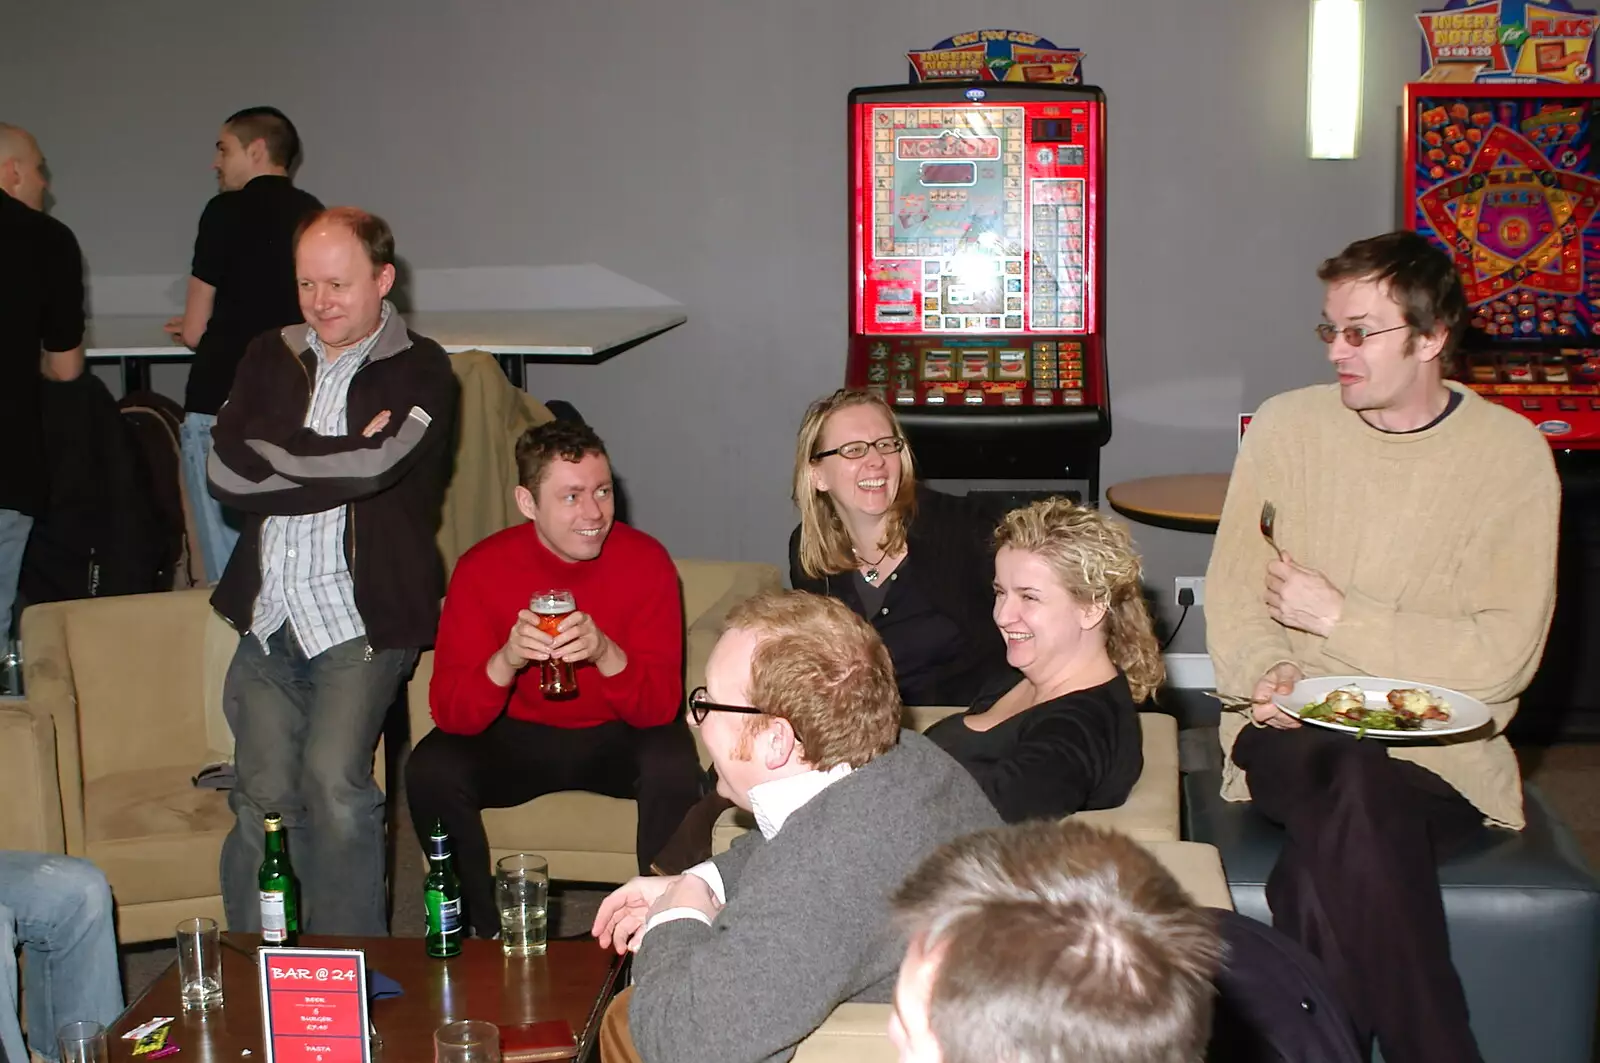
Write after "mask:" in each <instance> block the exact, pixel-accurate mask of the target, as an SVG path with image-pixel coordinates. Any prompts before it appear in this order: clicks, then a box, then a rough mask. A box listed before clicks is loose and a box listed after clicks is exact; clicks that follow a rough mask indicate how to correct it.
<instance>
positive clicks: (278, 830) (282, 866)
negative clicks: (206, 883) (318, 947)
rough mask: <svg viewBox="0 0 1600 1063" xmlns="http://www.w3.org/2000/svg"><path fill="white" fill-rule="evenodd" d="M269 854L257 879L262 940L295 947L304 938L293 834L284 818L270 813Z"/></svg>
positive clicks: (266, 942) (268, 820)
mask: <svg viewBox="0 0 1600 1063" xmlns="http://www.w3.org/2000/svg"><path fill="white" fill-rule="evenodd" d="M266 826H267V845H266V849H267V855H266V858H265V859H263V860H262V861H261V873H260V874H259V875H257V876H256V882H257V884H258V885H259V886H260V887H261V942H262V944H264V945H288V946H291V947H292V946H294V945H295V944H296V943H297V942H298V941H299V940H300V904H299V900H298V898H296V897H295V890H294V868H292V867H290V866H289V835H288V833H287V832H285V831H284V829H283V817H282V816H280V815H278V813H276V812H268V813H267V820H266Z"/></svg>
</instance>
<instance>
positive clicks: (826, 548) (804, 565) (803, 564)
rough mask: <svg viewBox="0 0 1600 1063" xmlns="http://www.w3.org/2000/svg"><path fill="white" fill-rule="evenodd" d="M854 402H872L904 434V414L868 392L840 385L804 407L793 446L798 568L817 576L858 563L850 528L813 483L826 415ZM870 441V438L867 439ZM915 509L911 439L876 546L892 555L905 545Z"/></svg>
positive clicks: (892, 428)
mask: <svg viewBox="0 0 1600 1063" xmlns="http://www.w3.org/2000/svg"><path fill="white" fill-rule="evenodd" d="M851 406H871V407H873V408H874V409H876V410H878V411H879V412H880V413H882V414H883V416H884V417H885V418H886V419H887V420H888V422H889V430H890V431H891V432H893V433H894V434H895V435H896V436H897V437H899V438H901V439H904V438H905V432H903V431H902V430H901V428H900V419H899V418H898V417H896V416H895V415H894V410H893V409H892V408H890V406H889V404H888V403H887V402H884V401H883V400H882V399H881V398H879V397H878V396H876V395H874V394H872V393H871V392H869V391H853V390H851V389H850V388H840V389H839V390H838V391H835V392H834V393H833V394H832V395H828V396H825V397H824V398H820V399H818V400H817V401H816V402H813V403H812V404H811V405H810V406H808V407H807V408H806V415H805V417H804V418H802V419H801V421H800V433H799V435H798V436H796V437H795V445H794V502H795V505H797V506H799V507H800V568H801V570H802V571H803V572H805V574H806V575H808V576H810V577H812V578H813V579H819V578H821V577H823V576H831V575H833V574H835V573H839V572H849V571H850V570H851V569H853V568H855V567H856V557H855V554H853V553H852V552H851V550H850V533H849V532H847V531H845V527H844V521H843V520H841V519H840V518H839V511H838V510H837V509H835V508H834V505H833V502H832V500H830V499H828V498H825V497H824V492H822V491H818V490H817V489H816V488H815V487H813V486H811V465H812V459H811V455H813V454H815V453H816V452H817V445H818V444H817V441H818V440H819V439H821V438H822V429H823V428H824V427H825V426H826V425H827V423H828V418H829V417H832V416H833V415H834V414H836V413H838V412H839V411H840V410H845V409H849V408H850V407H851ZM868 442H871V440H868ZM916 512H917V476H916V470H915V469H914V468H913V466H912V460H911V444H910V443H907V444H906V446H905V449H904V450H902V451H901V452H900V485H899V488H898V489H897V491H896V492H895V496H894V505H892V506H891V507H889V520H888V523H887V524H886V525H885V528H884V538H883V541H882V542H881V543H879V544H878V548H879V549H880V550H882V551H883V552H884V553H886V554H888V555H890V556H893V555H895V554H898V553H899V552H900V551H901V550H903V549H905V545H906V529H907V528H909V527H910V526H911V519H912V518H913V517H914V516H916Z"/></svg>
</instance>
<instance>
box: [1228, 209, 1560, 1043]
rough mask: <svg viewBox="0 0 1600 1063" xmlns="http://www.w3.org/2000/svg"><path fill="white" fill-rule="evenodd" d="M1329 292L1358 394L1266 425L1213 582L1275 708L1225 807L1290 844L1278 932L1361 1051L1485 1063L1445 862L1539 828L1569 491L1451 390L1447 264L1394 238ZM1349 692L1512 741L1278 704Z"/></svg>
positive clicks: (1237, 648)
mask: <svg viewBox="0 0 1600 1063" xmlns="http://www.w3.org/2000/svg"><path fill="white" fill-rule="evenodd" d="M1317 275H1318V276H1319V277H1320V278H1321V279H1322V281H1323V283H1324V284H1325V285H1326V289H1327V290H1326V296H1325V299H1324V303H1323V321H1322V323H1321V324H1320V325H1318V326H1317V332H1318V334H1319V335H1320V337H1321V338H1322V340H1323V342H1324V343H1327V344H1328V356H1329V359H1330V360H1331V361H1332V362H1333V366H1334V369H1335V371H1336V372H1337V374H1338V383H1337V384H1331V385H1329V384H1325V385H1318V386H1315V387H1309V388H1303V389H1301V390H1299V391H1292V392H1288V393H1286V394H1283V395H1279V396H1277V397H1276V398H1273V399H1271V400H1269V401H1268V402H1266V403H1265V404H1263V405H1262V407H1261V409H1260V410H1259V411H1258V412H1257V413H1256V415H1255V418H1254V419H1253V420H1252V421H1251V424H1250V430H1249V431H1248V432H1247V433H1246V434H1245V437H1244V440H1243V443H1242V445H1241V446H1240V449H1239V456H1238V460H1237V462H1236V464H1235V465H1234V470H1233V477H1232V479H1231V481H1230V482H1229V486H1228V498H1227V502H1226V504H1225V505H1224V507H1223V511H1222V523H1221V526H1220V528H1219V529H1218V533H1217V543H1216V548H1215V551H1214V552H1213V554H1212V558H1211V565H1210V569H1209V570H1208V572H1207V573H1206V578H1207V583H1208V584H1209V586H1210V587H1211V595H1210V600H1209V601H1208V602H1207V603H1206V607H1207V609H1208V610H1209V611H1210V613H1211V616H1210V622H1209V623H1208V625H1207V627H1208V632H1209V637H1208V643H1209V649H1210V651H1211V659H1212V661H1213V663H1214V664H1215V666H1216V673H1217V689H1218V690H1219V691H1222V692H1223V693H1228V694H1236V695H1242V696H1249V697H1252V698H1253V699H1254V701H1255V706H1254V708H1253V709H1252V710H1250V711H1249V712H1247V713H1245V714H1232V713H1230V714H1226V715H1224V717H1223V720H1222V732H1221V734H1222V744H1223V749H1224V751H1225V752H1227V753H1229V754H1230V755H1229V756H1228V758H1227V759H1226V761H1225V763H1224V767H1223V796H1224V797H1226V798H1228V799H1229V800H1252V799H1253V800H1254V803H1255V807H1256V809H1257V810H1258V811H1260V812H1261V813H1262V814H1264V815H1265V816H1267V817H1268V818H1269V819H1272V820H1274V821H1275V822H1277V823H1280V824H1282V825H1283V826H1284V827H1285V828H1287V831H1288V836H1287V840H1286V842H1285V844H1284V848H1283V852H1282V855H1281V856H1280V857H1279V860H1278V864H1277V866H1276V867H1275V868H1274V869H1273V872H1272V875H1271V876H1270V878H1269V880H1268V882H1267V900H1268V902H1269V903H1270V904H1271V907H1272V913H1273V924H1274V925H1275V926H1276V927H1277V928H1278V929H1280V930H1283V931H1285V932H1287V933H1288V934H1289V935H1290V936H1292V937H1294V938H1296V939H1297V940H1298V941H1299V942H1300V943H1301V944H1302V945H1304V946H1305V947H1306V948H1308V949H1309V950H1310V951H1311V952H1313V953H1315V954H1316V955H1317V956H1318V957H1319V958H1320V959H1321V960H1322V962H1323V964H1324V966H1325V967H1326V968H1327V970H1328V973H1329V975H1330V976H1331V977H1332V980H1333V983H1334V985H1335V986H1336V987H1338V990H1339V992H1340V994H1341V995H1342V996H1343V997H1344V1000H1345V1003H1346V1004H1347V1005H1348V1007H1349V1008H1350V1011H1351V1013H1352V1015H1353V1016H1354V1018H1355V1020H1356V1023H1357V1027H1358V1029H1359V1031H1360V1032H1361V1033H1362V1035H1363V1039H1364V1040H1366V1039H1370V1038H1371V1037H1372V1036H1374V1035H1376V1037H1377V1039H1378V1042H1379V1044H1380V1045H1381V1046H1382V1049H1383V1055H1384V1058H1385V1059H1387V1060H1388V1061H1389V1063H1421V1061H1434V1060H1436V1061H1439V1063H1445V1061H1449V1063H1470V1061H1472V1060H1477V1059H1480V1058H1481V1057H1480V1055H1479V1053H1478V1049H1477V1046H1476V1044H1475V1043H1474V1041H1473V1037H1472V1033H1471V1030H1470V1029H1469V1027H1468V1021H1467V1006H1466V999H1465V996H1464V994H1463V992H1462V989H1461V982H1460V979H1459V978H1458V977H1457V976H1456V972H1455V970H1454V968H1453V967H1452V966H1451V963H1450V952H1449V941H1448V939H1447V937H1446V933H1445V919H1444V905H1443V901H1442V899H1441V897H1440V895H1439V881H1438V873H1437V870H1436V864H1437V861H1438V860H1439V858H1440V857H1441V856H1443V855H1446V854H1448V852H1450V851H1451V850H1452V849H1453V848H1455V847H1457V846H1459V845H1460V844H1461V843H1462V842H1463V841H1466V840H1468V839H1470V838H1471V837H1473V836H1474V835H1476V834H1478V833H1479V832H1480V831H1482V830H1483V829H1484V827H1483V824H1484V822H1485V821H1486V820H1487V821H1488V822H1489V823H1490V824H1492V825H1495V826H1498V827H1503V828H1510V829H1520V828H1521V827H1522V825H1523V815H1522V787H1521V780H1520V777H1519V775H1518V770H1517V761H1516V758H1515V756H1514V755H1513V753H1512V750H1511V746H1510V745H1509V744H1508V743H1507V742H1506V739H1505V737H1504V735H1503V734H1502V733H1501V732H1503V731H1504V729H1505V726H1506V724H1507V723H1508V722H1509V721H1510V719H1511V717H1512V715H1513V713H1515V711H1516V707H1517V695H1518V694H1519V693H1520V692H1521V691H1522V690H1523V688H1524V687H1526V686H1527V684H1528V681H1529V679H1530V678H1531V677H1532V676H1533V673H1534V670H1535V669H1536V667H1537V666H1538V663H1539V656H1540V653H1541V651H1542V649H1543V646H1544V639H1545V634H1546V632H1547V630H1548V628H1549V624H1550V615H1551V610H1552V608H1553V606H1554V600H1555V557H1556V526H1557V518H1558V515H1559V509H1560V486H1559V483H1558V482H1557V479H1556V475H1555V469H1554V465H1553V462H1552V460H1551V457H1550V448H1549V446H1548V445H1547V444H1546V443H1545V441H1544V439H1543V437H1541V436H1540V435H1539V433H1538V431H1536V430H1535V429H1534V427H1533V425H1531V424H1530V423H1529V422H1528V421H1526V420H1525V419H1523V418H1522V417H1519V416H1518V415H1516V414H1514V413H1512V412H1511V411H1510V410H1505V409H1502V408H1501V407H1499V406H1496V405H1494V404H1492V403H1489V402H1487V401H1485V400H1483V399H1481V398H1479V397H1478V396H1477V395H1475V394H1474V393H1473V392H1471V391H1470V390H1468V389H1467V388H1465V387H1463V386H1461V385H1459V384H1456V383H1452V382H1449V381H1447V380H1446V370H1447V367H1448V363H1449V360H1450V358H1451V355H1452V352H1453V349H1454V346H1455V343H1456V340H1457V338H1458V336H1459V333H1460V330H1461V327H1462V324H1463V322H1464V319H1465V315H1466V312H1467V308H1466V305H1465V299H1464V296H1463V293H1462V288H1461V281H1460V279H1459V278H1458V277H1457V275H1456V272H1455V269H1454V268H1453V266H1452V264H1451V262H1450V260H1449V259H1448V258H1447V257H1446V256H1445V255H1444V254H1443V253H1441V252H1440V251H1438V250H1436V249H1435V248H1434V247H1433V246H1432V245H1431V244H1429V243H1428V242H1427V240H1425V239H1424V238H1423V237H1421V236H1418V235H1416V234H1414V233H1409V232H1396V233H1389V234H1387V235H1385V236H1379V237H1374V238H1372V239H1370V240H1362V241H1359V242H1357V243H1355V244H1352V245H1350V246H1349V247H1347V248H1346V249H1345V250H1344V251H1343V252H1341V253H1340V254H1339V255H1338V256H1337V257H1335V258H1331V259H1328V260H1327V261H1326V262H1324V263H1323V264H1322V267H1321V268H1320V269H1319V270H1318V272H1317ZM1265 502H1271V503H1272V504H1273V505H1274V506H1275V507H1276V511H1277V516H1276V522H1275V525H1274V537H1275V539H1276V542H1277V545H1278V546H1279V547H1280V548H1282V553H1281V554H1279V553H1278V552H1276V551H1275V550H1274V549H1273V548H1272V546H1271V545H1269V544H1268V543H1267V541H1266V540H1265V538H1264V537H1263V536H1262V534H1261V531H1260V530H1259V521H1260V517H1261V509H1262V504H1263V503H1265ZM1342 674H1363V675H1374V676H1385V677H1392V678H1397V679H1402V680H1405V681H1409V682H1415V683H1432V684H1437V685H1439V686H1445V687H1451V688H1453V689H1456V690H1459V691H1461V692H1463V693H1465V694H1467V695H1469V696H1471V697H1474V698H1477V699H1479V700H1480V701H1483V702H1486V703H1488V705H1489V706H1490V708H1491V709H1492V710H1493V712H1494V723H1493V726H1492V727H1485V728H1484V729H1482V730H1481V731H1478V732H1475V733H1474V734H1472V735H1470V736H1465V737H1464V738H1463V739H1459V740H1457V739H1452V740H1449V741H1446V742H1442V743H1441V742H1432V743H1430V742H1426V741H1423V742H1417V743H1407V744H1396V745H1389V744H1386V743H1384V742H1381V741H1377V740H1374V739H1370V738H1368V739H1361V740H1357V739H1356V738H1354V737H1353V736H1351V735H1349V734H1344V733H1336V732H1334V731H1330V730H1326V729H1324V728H1320V727H1302V726H1300V724H1299V722H1298V721H1297V720H1295V719H1294V718H1292V717H1291V716H1289V715H1287V714H1286V713H1284V712H1281V711H1280V710H1279V709H1278V708H1276V707H1275V706H1274V705H1273V704H1272V703H1271V700H1270V699H1271V698H1272V697H1273V695H1274V694H1287V693H1288V692H1289V691H1290V690H1291V688H1292V687H1293V685H1294V683H1295V682H1296V681H1298V680H1299V679H1301V678H1302V677H1305V676H1318V675H1342ZM1252 725H1253V726H1252ZM1374 898H1381V903H1373V899H1374Z"/></svg>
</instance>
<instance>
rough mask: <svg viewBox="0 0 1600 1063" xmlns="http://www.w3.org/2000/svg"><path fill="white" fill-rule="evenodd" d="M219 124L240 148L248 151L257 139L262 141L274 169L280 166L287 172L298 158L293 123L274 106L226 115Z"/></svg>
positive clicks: (248, 108)
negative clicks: (226, 118) (236, 140)
mask: <svg viewBox="0 0 1600 1063" xmlns="http://www.w3.org/2000/svg"><path fill="white" fill-rule="evenodd" d="M222 124H223V125H224V126H226V127H227V129H228V132H230V133H232V134H233V135H234V136H236V137H238V138H239V143H240V145H241V146H243V147H246V148H248V147H249V146H250V145H251V144H252V143H254V142H255V141H257V140H259V141H262V142H263V143H264V144H265V146H266V149H267V158H268V159H269V160H270V161H271V162H272V165H274V166H282V167H283V168H284V169H285V170H287V169H288V168H289V167H291V166H293V165H294V161H295V160H296V159H298V158H299V157H300V134H299V133H298V132H297V131H296V130H295V128H294V123H293V122H291V121H289V116H288V115H286V114H284V113H283V112H282V111H280V110H278V109H277V108H276V107H246V108H245V109H244V110H242V111H235V112H234V113H233V114H230V115H229V116H228V120H227V121H226V122H224V123H222Z"/></svg>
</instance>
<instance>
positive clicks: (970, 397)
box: [963, 388, 983, 406]
mask: <svg viewBox="0 0 1600 1063" xmlns="http://www.w3.org/2000/svg"><path fill="white" fill-rule="evenodd" d="M963 401H964V402H965V403H966V404H967V405H968V406H982V405H983V392H982V391H981V390H979V389H978V388H972V389H970V390H968V392H967V396H966V398H965V399H964V400H963Z"/></svg>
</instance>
